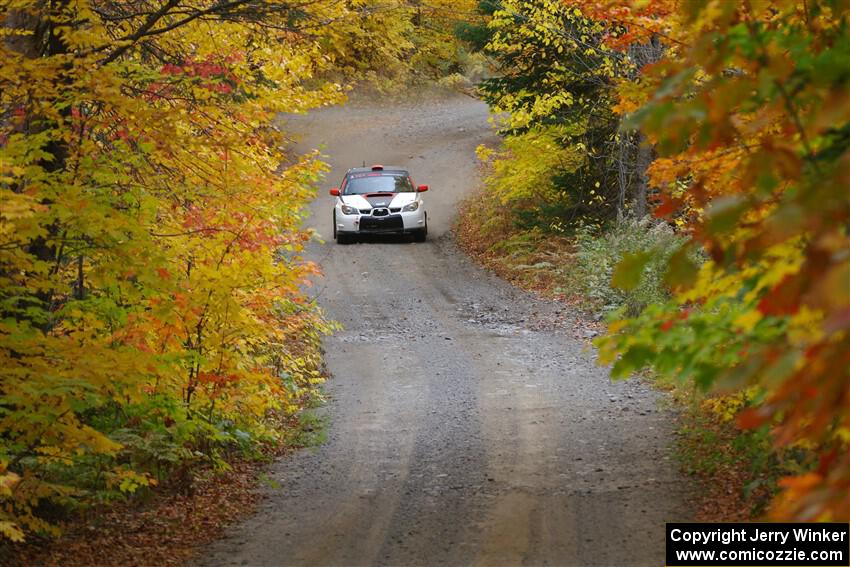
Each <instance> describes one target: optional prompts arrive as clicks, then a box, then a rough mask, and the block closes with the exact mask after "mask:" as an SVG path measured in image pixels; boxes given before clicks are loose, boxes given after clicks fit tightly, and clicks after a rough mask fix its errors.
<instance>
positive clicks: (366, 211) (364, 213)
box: [360, 209, 372, 215]
mask: <svg viewBox="0 0 850 567" xmlns="http://www.w3.org/2000/svg"><path fill="white" fill-rule="evenodd" d="M371 212H372V209H360V214H361V215H368V214H369V213H371Z"/></svg>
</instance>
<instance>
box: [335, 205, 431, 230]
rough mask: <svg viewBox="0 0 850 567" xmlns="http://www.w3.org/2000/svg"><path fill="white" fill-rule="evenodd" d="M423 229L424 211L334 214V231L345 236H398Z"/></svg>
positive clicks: (338, 212)
mask: <svg viewBox="0 0 850 567" xmlns="http://www.w3.org/2000/svg"><path fill="white" fill-rule="evenodd" d="M424 228H425V211H423V210H422V208H421V207H420V209H419V210H418V211H412V212H407V213H392V214H389V215H385V216H372V215H343V214H342V213H341V212H340V211H337V214H336V231H337V232H338V233H340V232H342V233H346V234H393V233H395V234H400V233H408V232H416V231H419V230H422V229H424Z"/></svg>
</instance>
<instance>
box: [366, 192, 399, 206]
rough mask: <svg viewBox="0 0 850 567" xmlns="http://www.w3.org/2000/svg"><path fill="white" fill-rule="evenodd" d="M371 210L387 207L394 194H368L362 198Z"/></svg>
mask: <svg viewBox="0 0 850 567" xmlns="http://www.w3.org/2000/svg"><path fill="white" fill-rule="evenodd" d="M363 197H364V198H365V199H366V200H367V201H369V204H370V205H372V207H373V208H378V207H389V206H390V202H391V201H392V200H393V198H394V197H395V193H370V194H368V195H364V196H363Z"/></svg>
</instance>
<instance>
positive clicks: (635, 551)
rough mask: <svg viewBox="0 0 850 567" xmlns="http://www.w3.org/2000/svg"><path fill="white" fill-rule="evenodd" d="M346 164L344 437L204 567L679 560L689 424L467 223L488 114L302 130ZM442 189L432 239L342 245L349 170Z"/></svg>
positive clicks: (332, 410)
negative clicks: (389, 167)
mask: <svg viewBox="0 0 850 567" xmlns="http://www.w3.org/2000/svg"><path fill="white" fill-rule="evenodd" d="M292 125H294V126H295V128H296V129H298V130H300V131H302V132H303V133H304V140H303V144H302V147H303V148H304V149H305V150H306V149H308V148H311V147H316V146H317V145H318V144H320V143H324V144H326V148H325V150H324V153H325V154H327V155H328V160H329V162H330V164H331V166H332V171H331V173H330V174H329V176H328V178H327V181H326V182H325V183H324V185H323V186H322V190H321V193H320V195H319V197H318V198H317V200H316V202H315V204H314V206H313V210H314V218H313V221H312V222H313V223H314V226H316V227H317V229H318V230H319V232H320V233H321V234H322V235H324V236H325V237H326V238H327V239H328V241H329V242H328V243H327V244H316V245H314V246H313V247H312V249H311V250H310V255H311V256H312V258H313V259H315V260H317V261H319V262H321V264H322V265H323V267H324V271H325V274H326V276H325V278H324V280H323V281H321V282H320V283H319V285H318V286H317V287H318V289H317V291H316V293H318V294H319V299H320V301H321V303H322V305H323V306H324V308H325V309H326V310H327V313H328V314H329V316H330V317H332V318H334V319H336V320H337V321H340V322H341V323H342V324H343V325H344V327H345V329H344V330H343V331H341V332H339V333H338V334H336V335H335V336H334V337H332V338H330V339H328V340H327V342H326V349H327V364H328V367H329V369H330V371H331V373H332V374H333V379H332V380H331V381H330V382H329V383H328V385H327V393H328V395H329V397H330V402H329V403H328V405H327V407H326V408H325V409H324V410H323V411H325V412H326V413H327V415H328V419H329V424H328V429H327V442H326V443H324V444H323V445H321V446H320V447H318V448H315V449H308V450H304V451H301V452H299V453H298V454H296V455H294V456H292V457H289V458H286V459H283V460H281V461H280V462H278V463H276V464H275V465H274V466H273V467H272V469H271V472H270V473H269V475H270V476H271V477H272V478H273V479H274V480H275V481H276V482H277V483H279V485H280V486H279V487H278V488H267V489H264V491H265V492H266V495H265V498H264V500H263V503H262V504H261V507H260V509H259V511H258V512H257V513H256V515H254V516H253V517H251V518H249V519H248V520H246V521H244V522H242V523H241V524H239V525H237V526H234V527H233V528H232V529H231V530H230V531H229V532H228V535H227V537H226V538H225V539H224V540H222V541H220V542H218V543H217V544H215V545H214V546H212V547H211V548H210V549H208V550H207V554H206V556H205V557H204V558H203V559H202V560H201V564H202V565H207V566H219V565H252V566H279V565H328V566H356V565H481V566H485V565H611V566H614V565H617V566H621V565H652V566H656V567H657V566H659V565H663V564H664V563H663V561H664V559H663V557H664V522H666V521H681V520H687V519H688V518H689V510H688V508H687V504H686V503H687V500H688V499H687V494H688V490H689V487H688V485H687V483H686V481H685V480H684V479H683V478H682V477H681V476H680V475H679V473H678V472H677V466H676V463H675V461H674V459H673V457H672V456H671V451H670V444H671V439H672V423H671V419H672V418H671V415H670V414H669V413H667V412H666V411H665V410H663V409H661V408H660V406H659V404H658V397H659V396H658V394H657V393H655V392H653V391H651V390H649V389H648V388H647V387H646V386H644V385H642V384H640V383H639V382H627V383H623V382H618V383H612V382H611V381H610V380H609V378H608V374H607V372H606V371H605V370H604V369H602V368H599V367H597V366H596V365H595V364H594V355H593V353H592V352H591V351H589V350H587V348H586V342H585V341H581V340H577V339H575V338H574V333H573V332H572V324H571V315H570V314H569V313H568V312H566V311H562V310H563V306H559V305H558V304H556V303H552V302H547V301H543V300H539V299H536V298H534V297H532V296H530V295H529V294H526V293H524V292H521V291H518V290H516V289H514V288H512V287H511V286H509V285H508V284H506V283H505V282H503V281H501V280H499V279H498V278H496V277H495V276H493V275H491V274H489V273H487V272H486V271H484V270H482V269H480V268H479V267H477V266H475V265H473V263H472V262H471V261H470V260H469V259H468V258H467V257H465V256H464V255H463V254H462V253H461V252H459V251H458V250H457V249H456V248H455V246H454V244H453V241H452V238H451V235H450V234H449V228H450V226H451V222H452V219H453V217H454V215H455V212H456V210H457V207H458V204H459V202H460V201H461V199H462V198H463V197H464V195H466V194H467V193H468V192H469V191H470V190H472V189H473V188H474V187H475V185H476V184H477V183H478V177H477V172H476V164H475V157H474V149H475V146H476V145H478V144H479V143H482V142H493V140H494V136H493V133H492V131H491V128H490V126H489V125H488V123H487V108H486V106H485V105H484V104H483V103H481V102H479V101H476V100H473V99H471V98H468V97H463V96H450V97H446V98H440V99H435V100H430V101H428V102H416V103H415V102H408V103H406V104H402V105H399V104H395V105H378V104H364V103H359V104H353V105H349V106H346V107H345V108H330V109H325V110H322V111H320V112H316V113H313V114H311V115H310V116H308V117H304V118H298V119H297V120H293V121H292V122H291V126H292ZM363 161H365V162H366V163H367V164H371V163H384V164H393V165H401V166H406V167H408V168H410V170H411V172H412V174H413V178H414V181H415V182H416V183H420V184H421V183H427V184H429V185H430V187H431V191H430V192H428V193H427V194H425V197H426V199H427V203H428V209H429V215H430V217H429V225H430V235H429V240H428V242H426V243H424V244H416V243H411V242H409V241H407V240H400V239H383V238H382V239H373V240H371V241H369V242H367V243H361V244H354V245H350V246H339V245H336V244H334V243H333V242H332V241H330V235H331V207H332V201H331V197H329V196H327V189H328V188H329V187H331V186H335V185H336V184H337V183H338V182H339V180H340V179H341V177H342V175H343V173H344V172H345V170H346V169H347V168H348V167H352V166H357V165H360V164H361V163H362V162H363Z"/></svg>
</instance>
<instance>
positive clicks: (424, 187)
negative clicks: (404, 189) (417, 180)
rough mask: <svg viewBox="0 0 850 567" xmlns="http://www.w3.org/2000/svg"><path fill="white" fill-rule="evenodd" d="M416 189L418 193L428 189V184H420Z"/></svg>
mask: <svg viewBox="0 0 850 567" xmlns="http://www.w3.org/2000/svg"><path fill="white" fill-rule="evenodd" d="M416 190H417V191H419V192H420V193H424V192H425V191H427V190H428V186H427V185H420V186H419V187H417V188H416Z"/></svg>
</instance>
